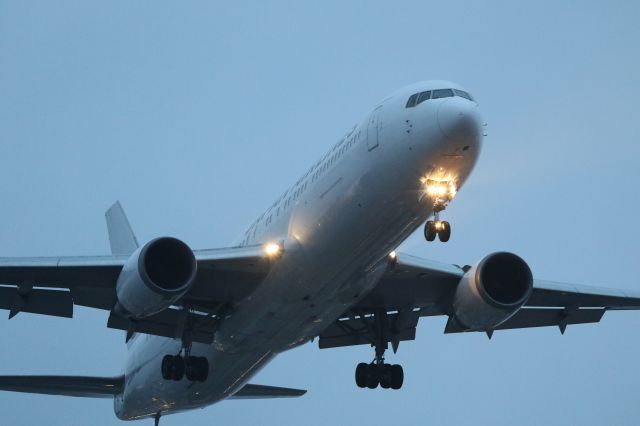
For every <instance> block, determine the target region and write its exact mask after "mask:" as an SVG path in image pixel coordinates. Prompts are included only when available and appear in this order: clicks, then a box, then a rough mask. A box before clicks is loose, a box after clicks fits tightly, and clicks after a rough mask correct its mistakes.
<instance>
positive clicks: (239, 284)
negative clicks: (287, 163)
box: [0, 245, 270, 342]
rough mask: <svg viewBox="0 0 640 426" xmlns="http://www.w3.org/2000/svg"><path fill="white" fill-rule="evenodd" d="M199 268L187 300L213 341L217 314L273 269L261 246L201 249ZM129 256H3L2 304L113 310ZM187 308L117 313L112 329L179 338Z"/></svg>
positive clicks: (21, 308)
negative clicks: (137, 315) (132, 315)
mask: <svg viewBox="0 0 640 426" xmlns="http://www.w3.org/2000/svg"><path fill="white" fill-rule="evenodd" d="M194 254H195V257H196V261H197V264H198V272H197V275H196V281H195V284H194V285H193V287H192V288H191V290H190V291H189V293H187V295H186V296H185V299H184V300H185V301H186V302H188V303H189V304H190V306H192V307H193V310H194V311H198V313H193V314H190V315H192V319H193V320H194V321H195V322H198V323H201V324H203V325H202V327H201V328H202V329H203V330H204V331H203V332H198V331H196V332H195V335H194V340H196V341H201V342H210V341H211V340H212V339H213V333H214V332H215V330H214V328H215V326H216V324H217V322H216V314H219V312H220V310H221V309H224V307H225V306H228V305H232V304H234V303H235V302H236V301H238V300H240V299H242V298H243V297H244V296H245V295H246V294H248V293H249V292H251V291H252V290H253V289H254V288H255V286H256V285H257V284H258V283H259V282H260V281H261V280H262V279H263V278H264V276H265V275H266V274H267V272H268V271H269V267H270V262H269V260H268V259H266V258H265V255H264V251H263V247H262V246H261V245H255V246H247V247H230V248H220V249H211V250H195V251H194ZM127 258H128V256H125V255H114V256H88V257H42V258H0V309H6V310H8V311H9V318H12V317H13V316H15V315H16V314H18V313H20V312H29V313H36V314H43V315H54V316H60V317H68V318H71V317H72V316H73V306H74V305H80V306H87V307H91V308H97V309H104V310H107V311H110V310H111V309H112V308H113V307H114V305H115V303H116V293H115V285H116V281H117V279H118V276H119V274H120V271H121V270H122V267H123V265H124V264H125V262H126V261H127ZM183 318H184V316H183V314H182V312H181V310H179V309H173V308H169V309H166V310H164V311H162V312H160V313H159V314H156V315H154V316H151V317H148V318H145V319H144V320H143V321H137V322H136V323H135V324H132V323H131V322H130V321H129V320H127V319H126V318H123V317H119V316H116V315H115V314H111V316H110V317H109V321H108V326H109V327H111V328H116V329H122V330H127V331H129V332H141V333H147V334H155V335H160V336H166V337H176V336H175V333H176V325H177V324H178V323H179V322H180V321H182V320H183Z"/></svg>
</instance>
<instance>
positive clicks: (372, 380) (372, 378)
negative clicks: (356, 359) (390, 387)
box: [367, 364, 380, 389]
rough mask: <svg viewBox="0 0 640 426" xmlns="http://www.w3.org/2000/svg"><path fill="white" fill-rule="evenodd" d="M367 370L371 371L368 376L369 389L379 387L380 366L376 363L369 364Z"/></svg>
mask: <svg viewBox="0 0 640 426" xmlns="http://www.w3.org/2000/svg"><path fill="white" fill-rule="evenodd" d="M367 370H368V371H367V372H368V373H369V374H368V376H367V387H368V388H369V389H375V388H377V387H378V384H379V383H380V377H379V374H378V366H377V365H375V364H369V365H368V366H367Z"/></svg>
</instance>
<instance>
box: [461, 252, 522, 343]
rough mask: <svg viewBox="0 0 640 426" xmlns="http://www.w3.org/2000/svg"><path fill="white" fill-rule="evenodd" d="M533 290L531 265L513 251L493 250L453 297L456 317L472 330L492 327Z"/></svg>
mask: <svg viewBox="0 0 640 426" xmlns="http://www.w3.org/2000/svg"><path fill="white" fill-rule="evenodd" d="M532 291H533V275H532V274H531V269H530V268H529V265H527V263H526V262H525V261H524V260H522V258H520V257H519V256H516V255H515V254H512V253H506V252H500V253H493V254H490V255H488V256H487V257H485V258H484V259H482V260H481V261H480V262H479V263H478V264H476V265H475V266H474V267H473V268H471V269H470V270H469V271H467V273H466V274H465V275H464V276H463V277H462V279H461V280H460V283H459V284H458V288H457V289H456V293H455V296H454V299H453V310H454V315H455V320H456V321H457V322H458V323H459V325H461V326H463V327H466V328H468V329H470V330H477V331H488V330H493V329H494V328H495V327H497V326H499V325H500V324H502V323H503V322H505V321H506V320H508V319H509V318H511V316H513V315H514V314H515V313H516V312H518V310H519V309H520V308H521V307H522V305H524V304H525V303H526V302H527V300H528V299H529V297H530V296H531V292H532Z"/></svg>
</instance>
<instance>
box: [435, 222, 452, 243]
mask: <svg viewBox="0 0 640 426" xmlns="http://www.w3.org/2000/svg"><path fill="white" fill-rule="evenodd" d="M438 238H440V241H442V242H443V243H446V242H447V241H449V238H451V225H450V224H449V222H441V225H440V230H439V231H438Z"/></svg>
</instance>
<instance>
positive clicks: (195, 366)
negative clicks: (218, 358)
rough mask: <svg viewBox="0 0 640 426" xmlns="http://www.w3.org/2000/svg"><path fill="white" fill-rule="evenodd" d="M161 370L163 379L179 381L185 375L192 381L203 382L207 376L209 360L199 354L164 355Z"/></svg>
mask: <svg viewBox="0 0 640 426" xmlns="http://www.w3.org/2000/svg"><path fill="white" fill-rule="evenodd" d="M161 370H162V378H163V379H165V380H175V381H180V380H182V378H183V377H185V376H186V377H187V380H190V381H192V382H204V381H205V380H207V377H208V376H209V361H208V360H207V358H205V357H200V356H185V357H183V356H182V355H181V354H178V355H165V357H164V358H162V367H161Z"/></svg>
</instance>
